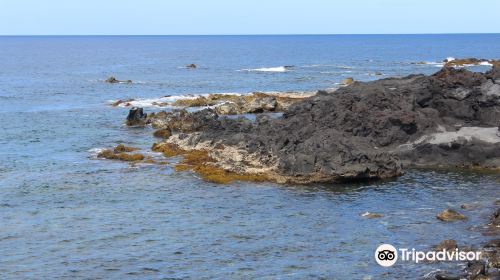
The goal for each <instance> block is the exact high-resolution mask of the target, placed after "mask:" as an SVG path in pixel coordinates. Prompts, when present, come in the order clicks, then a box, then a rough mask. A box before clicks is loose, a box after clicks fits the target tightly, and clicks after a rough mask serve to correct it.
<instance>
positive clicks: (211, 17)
mask: <svg viewBox="0 0 500 280" xmlns="http://www.w3.org/2000/svg"><path fill="white" fill-rule="evenodd" d="M499 13H500V0H476V1H472V0H136V1H132V0H0V35H82V34H95V35H104V34H113V35H124V34H138V35H141V34H352V33H362V34H369V33H500V15H499Z"/></svg>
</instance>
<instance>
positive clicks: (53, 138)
mask: <svg viewBox="0 0 500 280" xmlns="http://www.w3.org/2000/svg"><path fill="white" fill-rule="evenodd" d="M499 43H500V35H433V36H430V35H426V36H423V35H422V36H262V37H259V36H221V37H203V36H200V37H196V36H191V37H0V62H1V67H0V104H1V105H2V106H0V117H1V119H2V133H1V134H0V147H1V148H0V155H1V157H2V159H3V160H2V161H1V162H0V252H1V254H0V276H2V277H1V278H8V279H19V278H32V279H40V278H103V279H108V278H142V279H151V278H154V279H161V278H193V279H200V278H219V279H228V278H236V279H239V278H245V279H248V278H261V279H262V278H263V279H275V278H279V279H304V278H320V277H326V278H335V279H336V278H338V279H345V278H347V279H361V278H367V279H370V277H371V278H372V279H381V278H389V279H390V278H394V279H396V278H399V277H400V276H399V275H401V274H402V275H404V276H406V277H409V278H416V277H418V276H422V275H424V274H425V273H427V272H429V271H432V270H433V269H436V268H443V267H444V268H446V267H447V266H449V267H450V269H452V268H453V266H454V264H450V265H447V264H418V265H416V264H413V265H412V264H409V263H398V264H396V265H395V266H394V267H392V268H390V269H383V268H381V267H379V266H378V265H377V264H376V263H375V262H374V259H373V253H374V250H375V248H376V247H377V246H378V245H379V244H381V243H384V242H387V243H392V244H393V245H395V246H396V247H415V248H418V249H423V250H427V249H429V248H430V247H431V246H433V245H435V244H437V243H439V242H440V241H441V240H443V239H456V240H457V241H458V243H459V245H460V244H462V245H477V244H480V243H481V242H483V241H484V240H485V237H484V236H482V235H481V234H480V232H479V231H478V230H477V229H475V228H474V227H475V226H478V225H481V224H484V223H485V222H486V221H487V219H488V215H489V214H490V212H491V210H492V207H493V202H494V201H495V200H496V199H499V198H500V197H498V189H499V187H500V176H499V175H498V174H495V173H473V172H467V173H465V172H459V171H445V170H441V171H432V170H412V171H408V172H407V173H406V175H404V176H402V177H400V178H397V179H395V180H390V181H381V182H375V183H371V184H356V185H314V186H307V187H306V186H288V185H275V184H252V183H234V184H231V185H214V184H210V183H206V182H203V181H201V180H199V179H198V178H196V176H195V175H194V174H191V173H176V172H174V171H173V170H172V169H171V167H170V166H155V165H135V166H134V165H129V164H127V163H121V162H112V161H104V160H96V159H94V158H93V156H92V155H93V149H96V148H103V147H110V146H113V145H116V144H117V143H126V144H128V145H132V146H137V147H141V148H142V149H143V151H149V148H150V146H151V144H152V143H153V141H154V139H153V138H152V136H151V132H152V130H151V129H150V128H143V129H141V128H127V127H125V126H124V125H123V119H124V117H125V116H126V109H123V108H111V107H109V105H108V101H109V100H116V99H125V98H156V97H161V96H164V95H167V94H168V95H180V94H187V93H215V92H250V91H284V90H315V89H320V88H329V87H335V86H337V85H336V83H338V82H340V81H341V80H342V79H343V78H345V77H354V78H355V79H357V80H371V79H377V78H380V77H381V76H375V75H374V74H375V73H376V72H381V73H382V74H384V75H386V76H393V75H399V76H400V75H406V74H410V73H432V72H434V71H436V70H438V69H439V68H438V67H436V65H434V64H412V62H420V61H427V62H438V61H441V60H442V59H444V58H446V57H448V56H454V57H469V56H473V57H481V58H499V57H500V50H499V49H498V48H497V47H496V46H498V45H499ZM189 63H196V64H197V65H199V68H198V69H196V70H189V69H185V68H183V66H185V65H186V64H189ZM287 65H293V66H294V67H292V68H290V69H289V70H287V71H286V72H259V71H244V69H259V68H276V67H281V66H287ZM241 70H243V71H241ZM479 70H481V69H479ZM111 75H115V76H116V77H117V78H119V79H132V80H134V81H138V82H139V83H134V84H131V85H125V84H119V85H109V84H105V83H103V82H102V80H104V79H105V78H107V77H108V76H111ZM382 77H384V76H382ZM462 203H472V204H474V205H477V207H476V208H474V209H472V210H462V212H463V213H464V214H465V215H466V216H468V217H469V219H468V220H467V221H466V222H458V223H451V224H448V223H442V222H439V221H438V220H437V219H436V218H435V215H436V214H437V213H438V212H440V211H441V210H442V209H444V208H448V207H453V208H459V207H460V205H461V204H462ZM367 211H368V212H377V213H382V214H383V215H384V217H383V218H381V219H371V220H370V219H366V218H363V217H361V216H360V214H362V213H364V212H367Z"/></svg>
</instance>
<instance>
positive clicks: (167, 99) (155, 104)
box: [108, 91, 316, 108]
mask: <svg viewBox="0 0 500 280" xmlns="http://www.w3.org/2000/svg"><path fill="white" fill-rule="evenodd" d="M258 92H259V93H265V94H270V95H279V96H286V97H296V98H298V97H310V96H313V95H315V94H316V92H315V91H290V92H282V91H258ZM253 93H256V92H247V93H238V92H217V93H194V94H184V95H170V96H163V97H158V98H137V99H133V100H131V101H126V100H125V101H123V102H121V103H120V104H118V105H117V106H118V107H122V108H127V107H142V108H168V107H175V106H174V105H173V104H174V102H175V101H177V100H179V99H187V100H192V99H196V98H198V97H200V96H204V97H208V96H209V95H236V96H243V95H251V94H253ZM116 102H117V100H108V103H109V104H113V103H116ZM222 103H223V102H222ZM208 107H211V106H208Z"/></svg>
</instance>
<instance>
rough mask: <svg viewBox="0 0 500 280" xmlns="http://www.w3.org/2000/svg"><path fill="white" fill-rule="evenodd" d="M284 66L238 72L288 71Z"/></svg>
mask: <svg viewBox="0 0 500 280" xmlns="http://www.w3.org/2000/svg"><path fill="white" fill-rule="evenodd" d="M287 68H290V67H286V66H278V67H269V68H255V69H242V70H240V71H246V72H286V71H288V69H287Z"/></svg>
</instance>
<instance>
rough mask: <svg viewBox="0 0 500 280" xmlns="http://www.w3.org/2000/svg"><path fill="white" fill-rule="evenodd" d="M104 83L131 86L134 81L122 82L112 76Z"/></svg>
mask: <svg viewBox="0 0 500 280" xmlns="http://www.w3.org/2000/svg"><path fill="white" fill-rule="evenodd" d="M104 82H105V83H108V84H119V83H126V84H131V83H132V80H126V81H120V80H118V79H116V78H115V77H113V76H111V77H109V78H107V79H106V80H105V81H104Z"/></svg>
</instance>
